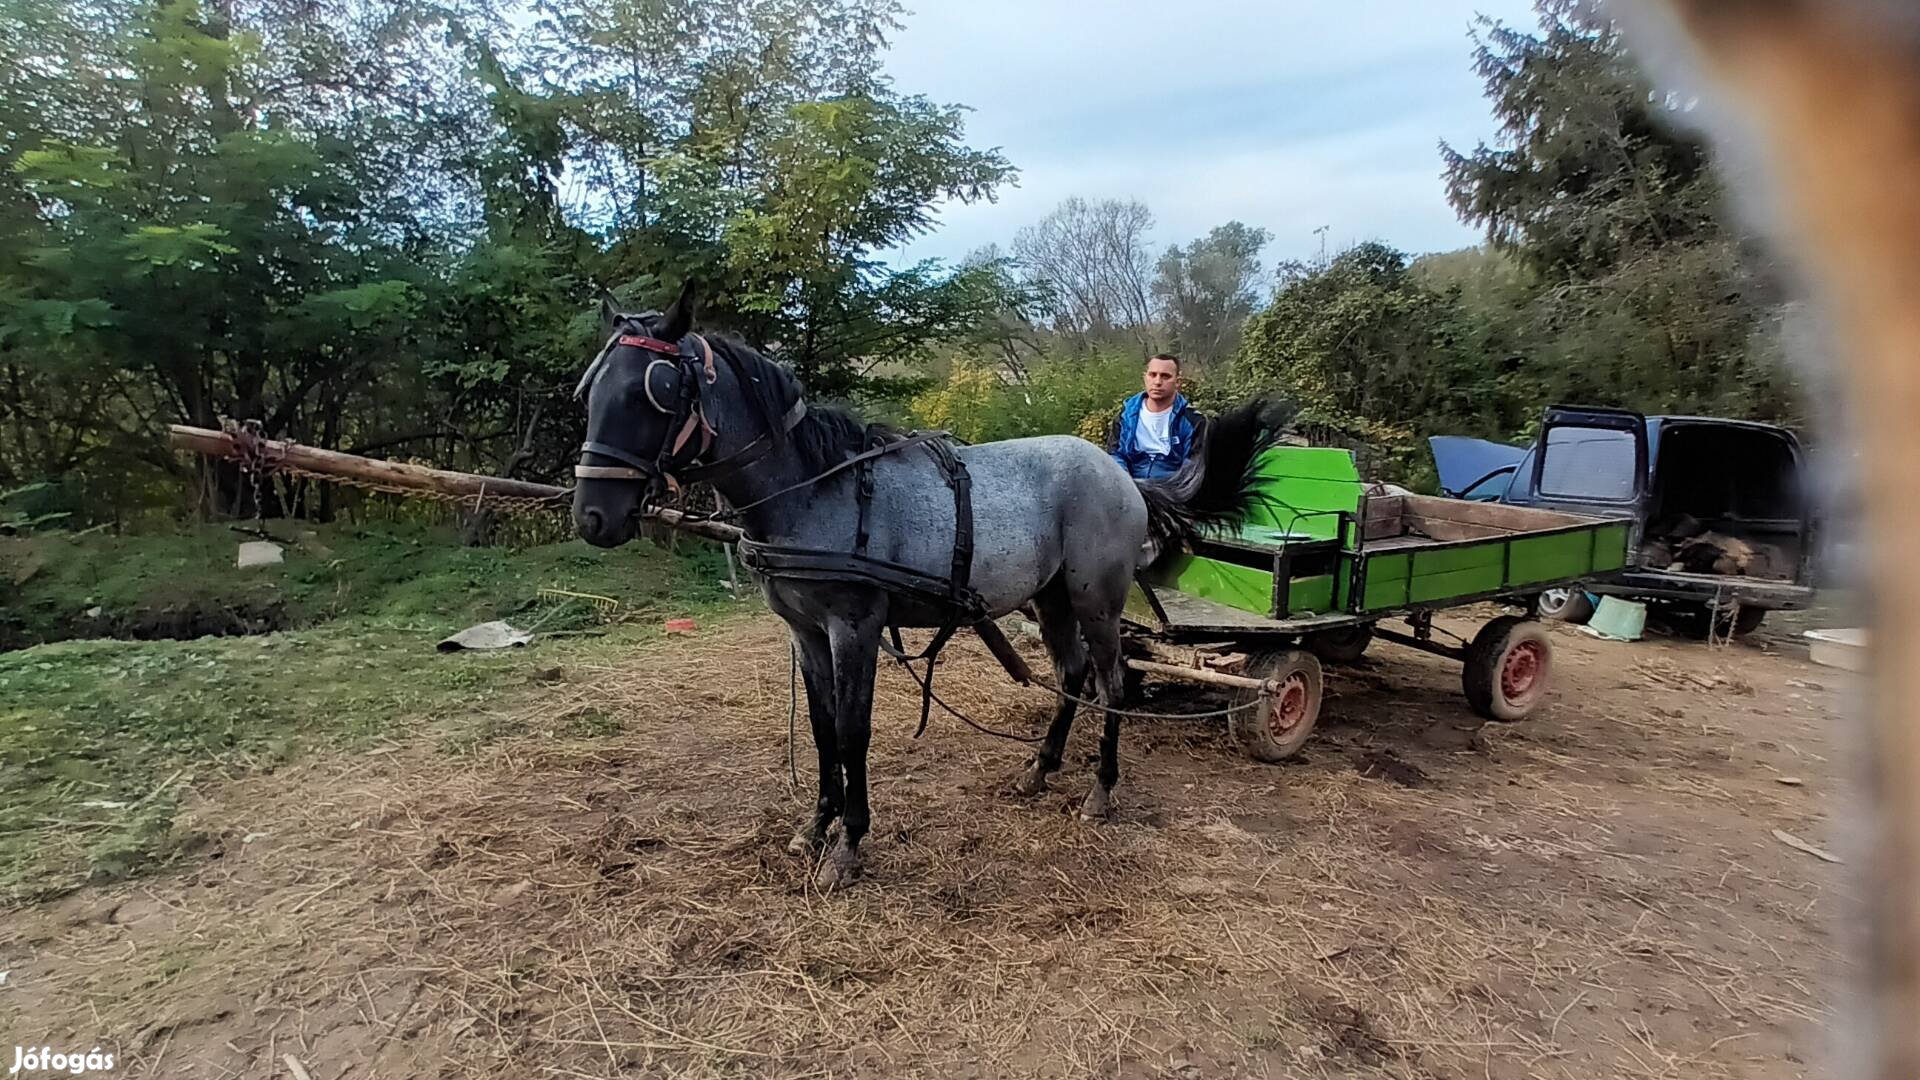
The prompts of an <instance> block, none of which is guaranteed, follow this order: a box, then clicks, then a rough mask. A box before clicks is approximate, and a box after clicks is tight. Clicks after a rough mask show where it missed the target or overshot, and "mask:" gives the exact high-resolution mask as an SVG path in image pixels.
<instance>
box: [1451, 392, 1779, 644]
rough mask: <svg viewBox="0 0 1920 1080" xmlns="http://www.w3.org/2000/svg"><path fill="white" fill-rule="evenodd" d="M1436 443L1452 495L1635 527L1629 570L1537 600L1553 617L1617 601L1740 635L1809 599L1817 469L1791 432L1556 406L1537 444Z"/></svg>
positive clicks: (1583, 613)
mask: <svg viewBox="0 0 1920 1080" xmlns="http://www.w3.org/2000/svg"><path fill="white" fill-rule="evenodd" d="M1429 442H1430V444H1431V445H1432V447H1433V455H1434V464H1435V466H1436V468H1437V469H1438V471H1439V473H1440V486H1441V488H1442V490H1443V491H1444V492H1445V493H1446V494H1448V495H1451V496H1453V497H1455V498H1466V499H1486V500H1492V501H1497V502H1503V503H1510V504H1512V505H1515V506H1538V507H1545V508H1548V509H1554V510H1566V511H1570V512H1573V513H1585V514H1595V515H1601V516H1608V517H1625V518H1629V519H1631V520H1632V522H1633V534H1632V539H1631V541H1630V547H1629V550H1630V552H1631V554H1630V556H1629V563H1628V566H1627V568H1626V569H1625V570H1623V571H1621V572H1620V573H1618V574H1616V575H1611V576H1609V577H1608V578H1606V579H1605V580H1600V581H1593V582H1588V583H1587V584H1586V586H1585V588H1584V589H1564V590H1554V591H1552V592H1549V593H1545V594H1542V595H1541V596H1540V597H1539V598H1538V600H1537V601H1536V603H1537V605H1538V607H1539V610H1540V614H1541V615H1543V616H1545V617H1548V618H1560V619H1566V620H1568V621H1573V622H1583V621H1585V619H1586V617H1587V616H1588V615H1590V614H1592V603H1591V601H1590V600H1589V599H1588V595H1589V594H1593V595H1616V596H1623V597H1629V598H1632V599H1636V600H1645V601H1648V602H1649V603H1652V604H1655V605H1658V606H1661V607H1663V608H1666V609H1667V612H1666V613H1667V614H1668V615H1669V616H1670V617H1674V616H1677V618H1674V619H1673V621H1676V622H1678V623H1680V624H1682V625H1685V626H1688V627H1689V628H1697V629H1698V630H1700V631H1701V632H1706V631H1709V630H1717V631H1720V632H1723V633H1727V632H1730V633H1733V634H1743V633H1747V632H1750V631H1752V630H1753V629H1755V628H1756V627H1758V626H1759V625H1760V623H1761V621H1762V620H1763V619H1764V618H1765V617H1766V613H1767V612H1769V611H1779V610H1786V609H1794V608H1803V607H1806V606H1807V605H1808V604H1809V603H1811V602H1812V600H1813V588H1812V584H1811V579H1812V563H1813V542H1814V536H1813V515H1812V507H1811V501H1810V498H1809V495H1810V491H1809V489H1810V485H1809V483H1808V479H1807V478H1808V475H1809V470H1808V468H1807V461H1806V455H1805V453H1804V452H1803V451H1802V449H1801V446H1800V440H1799V439H1798V438H1796V437H1795V436H1794V434H1793V432H1791V431H1788V430H1787V429H1786V428H1782V427H1777V426H1775V425H1772V424H1761V423H1754V422H1750V421H1745V420H1726V419H1721V418H1718V417H1708V416H1642V415H1641V414H1639V413H1635V412H1627V411H1624V410H1620V409H1598V408H1575V407H1570V406H1556V407H1554V408H1552V409H1549V410H1547V414H1546V418H1545V422H1544V423H1543V424H1542V425H1541V428H1540V436H1539V438H1537V439H1536V440H1535V441H1534V444H1533V445H1532V446H1530V447H1518V446H1507V445H1504V444H1501V443H1492V442H1487V441H1485V440H1481V439H1465V438H1460V437H1457V436H1437V437H1435V438H1433V439H1431V440H1429Z"/></svg>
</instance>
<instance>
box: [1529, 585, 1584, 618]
mask: <svg viewBox="0 0 1920 1080" xmlns="http://www.w3.org/2000/svg"><path fill="white" fill-rule="evenodd" d="M1533 613H1534V615H1535V616H1537V617H1538V618H1541V619H1545V620H1546V621H1547V622H1563V623H1572V624H1573V625H1575V626H1582V625H1585V623H1586V621H1587V620H1588V619H1591V618H1593V601H1592V600H1591V599H1588V597H1587V593H1586V590H1584V589H1573V588H1567V589H1548V590H1547V591H1545V592H1543V593H1541V594H1540V595H1539V596H1536V597H1534V598H1533Z"/></svg>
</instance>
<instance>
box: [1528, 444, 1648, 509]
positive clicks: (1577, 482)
mask: <svg viewBox="0 0 1920 1080" xmlns="http://www.w3.org/2000/svg"><path fill="white" fill-rule="evenodd" d="M1633 451H1634V438H1633V433H1632V432H1629V431H1616V430H1614V429H1611V428H1588V427H1571V426H1555V427H1550V428H1548V429H1547V445H1546V449H1545V450H1544V451H1543V455H1542V460H1543V461H1544V464H1543V466H1542V467H1541V470H1540V494H1541V495H1543V496H1546V497H1548V498H1553V499H1579V500H1583V501H1593V502H1628V501H1631V500H1632V498H1633V487H1634V484H1633V480H1634V477H1633V472H1634V452H1633Z"/></svg>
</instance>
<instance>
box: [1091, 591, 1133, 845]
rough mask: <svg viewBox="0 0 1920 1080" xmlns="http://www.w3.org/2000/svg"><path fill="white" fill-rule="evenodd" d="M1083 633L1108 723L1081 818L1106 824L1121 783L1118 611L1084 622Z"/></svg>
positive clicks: (1122, 659)
mask: <svg viewBox="0 0 1920 1080" xmlns="http://www.w3.org/2000/svg"><path fill="white" fill-rule="evenodd" d="M1081 632H1082V633H1083V634H1084V635H1085V636H1086V639H1087V649H1088V651H1089V652H1090V653H1091V654H1092V664H1093V684H1094V695H1095V697H1096V698H1097V699H1098V700H1099V702H1100V712H1101V714H1102V718H1103V720H1104V721H1105V724H1104V726H1103V727H1102V728H1101V731H1100V764H1099V766H1098V767H1097V768H1095V770H1094V774H1093V788H1092V790H1090V791H1088V792H1087V800H1086V802H1084V803H1082V804H1081V806H1080V816H1081V817H1082V818H1085V819H1086V820H1088V821H1105V820H1106V819H1107V816H1108V815H1109V814H1110V813H1112V810H1113V786H1114V785H1115V784H1116V783H1118V782H1119V781H1120V714H1119V713H1118V712H1116V711H1114V707H1115V706H1116V705H1117V704H1119V703H1120V702H1121V701H1122V700H1123V699H1124V695H1125V681H1124V677H1123V671H1124V664H1125V657H1124V656H1123V655H1122V653H1121V648H1120V619H1119V615H1118V613H1117V611H1116V613H1115V614H1111V615H1108V616H1107V617H1106V618H1104V619H1101V620H1099V621H1092V620H1087V621H1083V622H1082V623H1081Z"/></svg>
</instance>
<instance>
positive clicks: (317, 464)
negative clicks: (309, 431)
mask: <svg viewBox="0 0 1920 1080" xmlns="http://www.w3.org/2000/svg"><path fill="white" fill-rule="evenodd" d="M167 441H168V442H169V443H170V444H171V445H172V446H173V448H174V449H176V450H191V451H193V452H194V453H196V454H204V455H206V456H207V457H216V458H226V459H229V460H241V459H242V458H244V457H245V456H246V455H245V454H244V453H243V452H242V451H241V448H240V446H239V445H238V444H237V443H236V442H235V440H234V437H233V436H232V435H231V434H229V433H227V432H224V431H212V430H209V429H207V428H197V427H188V426H186V425H185V424H170V425H168V427H167ZM259 443H260V445H261V449H262V450H264V451H265V453H266V455H267V456H268V457H270V458H271V459H272V460H274V461H277V462H280V463H283V464H285V465H287V466H289V467H291V468H295V469H298V470H300V471H301V472H305V473H313V474H316V475H319V476H337V477H339V478H341V479H342V480H358V481H363V482H366V483H371V484H379V485H381V486H382V487H389V488H402V489H405V490H408V491H419V492H425V493H431V494H435V495H452V496H457V497H460V498H468V499H471V498H478V497H481V496H483V495H484V496H494V497H497V498H503V499H545V500H551V501H552V502H553V503H554V506H555V508H556V509H558V508H560V507H562V506H564V505H565V499H566V498H567V489H566V488H559V487H554V486H553V485H552V484H536V483H533V482H532V481H528V480H509V479H507V478H505V477H500V476H481V475H479V474H478V473H465V472H455V471H454V470H452V469H432V468H428V467H427V466H425V465H407V464H403V463H401V462H397V461H380V460H378V459H376V458H366V457H360V456H359V455H357V454H343V453H341V452H339V451H338V450H322V449H319V448H318V447H313V446H302V445H301V444H299V443H297V442H282V441H280V440H277V439H261V440H259ZM646 516H647V517H648V518H649V519H651V520H654V521H657V522H659V523H660V524H662V525H665V526H668V527H669V528H673V529H678V530H680V531H681V532H686V533H691V534H692V535H694V536H699V537H704V538H705V539H708V540H713V541H717V542H719V543H722V544H731V543H734V542H735V541H737V540H739V539H740V530H739V529H737V528H735V527H734V526H732V525H723V524H721V523H719V522H717V521H689V520H687V518H686V516H685V515H683V514H681V513H680V512H679V511H678V510H667V509H654V510H648V511H647V513H646Z"/></svg>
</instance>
